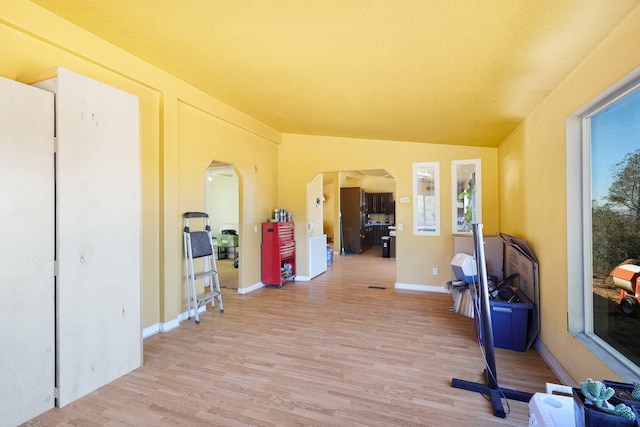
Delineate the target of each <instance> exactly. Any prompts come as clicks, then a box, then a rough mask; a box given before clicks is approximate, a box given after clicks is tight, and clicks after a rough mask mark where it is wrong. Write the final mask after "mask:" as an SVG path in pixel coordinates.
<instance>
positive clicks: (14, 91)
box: [0, 78, 55, 426]
mask: <svg viewBox="0 0 640 427" xmlns="http://www.w3.org/2000/svg"><path fill="white" fill-rule="evenodd" d="M53 114H54V113H53V95H52V94H51V93H49V92H45V91H43V90H40V89H37V88H34V87H30V86H27V85H24V84H21V83H17V82H15V81H12V80H7V79H4V78H0V242H1V243H0V425H6V426H14V425H18V424H21V423H23V422H25V421H27V420H29V419H31V418H33V417H35V416H37V415H39V414H41V413H43V412H45V411H47V410H48V409H50V408H52V407H53V405H54V378H55V376H54V350H55V348H54V241H53V236H54V232H53V227H54V212H53V206H54V203H53V198H54V184H53V176H54V171H53V129H54V117H53Z"/></svg>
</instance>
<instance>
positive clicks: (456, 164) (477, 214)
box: [451, 159, 482, 234]
mask: <svg viewBox="0 0 640 427" xmlns="http://www.w3.org/2000/svg"><path fill="white" fill-rule="evenodd" d="M465 165H474V167H475V170H474V173H475V175H476V183H475V194H474V198H473V205H474V206H473V207H472V210H473V215H472V221H471V223H470V224H473V223H476V224H481V223H482V160H481V159H469V160H452V161H451V192H452V205H451V219H452V223H451V227H452V228H451V230H452V231H453V234H473V230H472V229H471V227H469V229H468V230H459V229H458V203H459V200H458V196H459V194H460V191H459V189H458V173H459V172H458V169H459V168H460V167H461V166H465Z"/></svg>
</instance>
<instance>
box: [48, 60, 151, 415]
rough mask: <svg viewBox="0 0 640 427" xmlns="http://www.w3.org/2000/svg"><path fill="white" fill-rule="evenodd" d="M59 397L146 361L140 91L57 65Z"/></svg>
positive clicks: (51, 84) (68, 397)
mask: <svg viewBox="0 0 640 427" xmlns="http://www.w3.org/2000/svg"><path fill="white" fill-rule="evenodd" d="M37 86H39V87H42V88H45V89H48V90H51V91H52V92H54V93H55V94H56V137H57V140H58V150H57V154H56V252H57V253H56V259H57V261H58V276H57V294H56V313H57V314H56V315H57V337H58V342H57V364H56V377H57V385H58V388H59V398H58V406H64V405H66V404H68V403H70V402H72V401H74V400H75V399H77V398H79V397H82V396H84V395H86V394H87V393H89V392H91V391H93V390H96V389H97V388H99V387H101V386H103V385H105V384H107V383H109V382H111V381H113V380H115V379H116V378H119V377H120V376H122V375H124V374H126V373H128V372H130V371H132V370H133V369H135V368H137V367H139V366H141V364H142V330H141V307H140V302H141V295H140V293H141V286H140V283H141V279H140V156H139V142H138V141H139V131H138V98H137V97H135V96H133V95H131V94H128V93H125V92H122V91H120V90H118V89H115V88H113V87H110V86H108V85H105V84H103V83H100V82H98V81H95V80H92V79H90V78H87V77H85V76H82V75H79V74H76V73H73V72H71V71H69V70H66V69H64V68H58V69H57V77H55V78H53V79H51V80H47V81H45V82H41V83H39V84H38V85H37Z"/></svg>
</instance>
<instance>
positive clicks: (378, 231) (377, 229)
mask: <svg viewBox="0 0 640 427" xmlns="http://www.w3.org/2000/svg"><path fill="white" fill-rule="evenodd" d="M388 235H389V225H388V224H385V225H374V226H373V246H382V238H383V237H384V236H388Z"/></svg>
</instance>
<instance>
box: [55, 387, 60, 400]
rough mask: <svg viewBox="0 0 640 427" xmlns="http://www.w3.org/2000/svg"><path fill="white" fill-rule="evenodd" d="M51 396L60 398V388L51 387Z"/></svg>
mask: <svg viewBox="0 0 640 427" xmlns="http://www.w3.org/2000/svg"><path fill="white" fill-rule="evenodd" d="M53 397H54V398H55V399H60V388H58V387H54V388H53Z"/></svg>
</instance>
